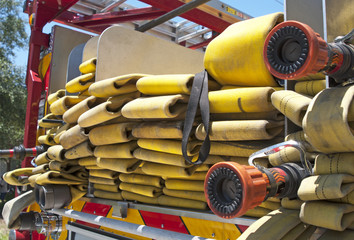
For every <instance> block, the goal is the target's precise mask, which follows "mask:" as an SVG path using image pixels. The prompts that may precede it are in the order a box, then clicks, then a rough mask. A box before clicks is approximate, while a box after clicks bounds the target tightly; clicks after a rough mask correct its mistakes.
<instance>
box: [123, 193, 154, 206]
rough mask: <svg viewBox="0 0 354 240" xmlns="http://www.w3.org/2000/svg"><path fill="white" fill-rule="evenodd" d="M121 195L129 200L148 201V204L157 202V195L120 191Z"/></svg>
mask: <svg viewBox="0 0 354 240" xmlns="http://www.w3.org/2000/svg"><path fill="white" fill-rule="evenodd" d="M122 197H123V198H124V199H125V200H128V201H129V200H130V201H138V202H142V203H148V204H156V205H157V204H158V200H157V197H147V196H144V195H140V194H136V193H132V192H128V191H122Z"/></svg>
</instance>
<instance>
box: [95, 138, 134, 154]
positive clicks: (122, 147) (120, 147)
mask: <svg viewBox="0 0 354 240" xmlns="http://www.w3.org/2000/svg"><path fill="white" fill-rule="evenodd" d="M137 147H138V145H137V143H136V141H131V142H127V143H117V144H110V145H103V146H97V147H96V148H95V152H94V155H95V157H98V158H134V156H133V151H134V149H136V148H137Z"/></svg>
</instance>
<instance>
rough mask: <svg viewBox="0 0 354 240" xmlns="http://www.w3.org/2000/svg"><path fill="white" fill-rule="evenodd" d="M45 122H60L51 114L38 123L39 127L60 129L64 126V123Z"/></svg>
mask: <svg viewBox="0 0 354 240" xmlns="http://www.w3.org/2000/svg"><path fill="white" fill-rule="evenodd" d="M45 120H60V118H58V117H57V116H56V115H54V114H53V113H49V114H47V115H45V116H44V117H43V118H42V119H41V120H39V121H38V126H40V127H42V128H53V127H59V126H61V125H62V123H61V122H60V121H59V122H46V121H45Z"/></svg>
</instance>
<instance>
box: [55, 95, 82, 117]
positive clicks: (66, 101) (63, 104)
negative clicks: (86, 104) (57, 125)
mask: <svg viewBox="0 0 354 240" xmlns="http://www.w3.org/2000/svg"><path fill="white" fill-rule="evenodd" d="M85 98H86V97H84V96H82V97H78V96H65V97H62V98H59V99H58V100H56V101H55V102H53V103H52V104H51V105H50V111H51V112H52V113H53V114H54V115H58V116H61V115H63V114H64V113H65V112H66V111H67V110H68V109H69V108H71V107H72V106H74V105H75V104H78V103H79V102H81V101H82V100H84V99H85Z"/></svg>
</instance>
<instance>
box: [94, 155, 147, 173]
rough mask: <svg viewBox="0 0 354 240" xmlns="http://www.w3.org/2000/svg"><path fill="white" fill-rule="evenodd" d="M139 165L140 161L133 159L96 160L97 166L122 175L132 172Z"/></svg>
mask: <svg viewBox="0 0 354 240" xmlns="http://www.w3.org/2000/svg"><path fill="white" fill-rule="evenodd" d="M141 163H142V161H141V160H139V159H134V158H133V159H129V158H97V166H99V167H101V168H105V169H110V170H113V171H117V172H122V173H131V172H134V171H135V170H136V169H137V168H138V167H139V165H140V164H141Z"/></svg>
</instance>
